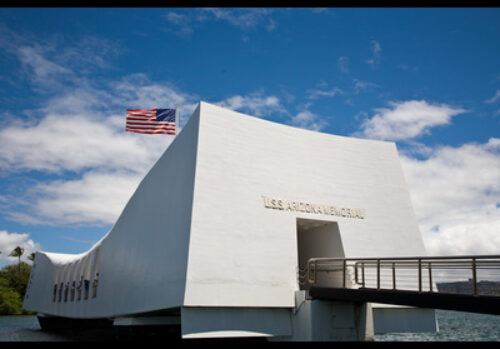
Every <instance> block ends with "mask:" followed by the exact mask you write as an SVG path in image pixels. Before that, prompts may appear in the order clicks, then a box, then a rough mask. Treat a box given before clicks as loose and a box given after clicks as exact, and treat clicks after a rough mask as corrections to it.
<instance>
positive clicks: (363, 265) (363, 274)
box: [361, 263, 365, 288]
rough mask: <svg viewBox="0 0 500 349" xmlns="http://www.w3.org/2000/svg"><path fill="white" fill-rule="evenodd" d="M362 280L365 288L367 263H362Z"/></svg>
mask: <svg viewBox="0 0 500 349" xmlns="http://www.w3.org/2000/svg"><path fill="white" fill-rule="evenodd" d="M361 279H362V280H363V288H365V263H361Z"/></svg>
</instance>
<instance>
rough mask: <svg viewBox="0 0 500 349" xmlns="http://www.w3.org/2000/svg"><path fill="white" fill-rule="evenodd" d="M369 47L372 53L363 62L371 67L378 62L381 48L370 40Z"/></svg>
mask: <svg viewBox="0 0 500 349" xmlns="http://www.w3.org/2000/svg"><path fill="white" fill-rule="evenodd" d="M370 46H371V51H372V57H371V58H369V59H367V60H365V63H367V64H369V65H371V66H372V67H373V66H375V65H376V64H378V63H379V62H380V55H381V53H382V46H381V45H380V43H379V42H378V41H376V40H371V41H370Z"/></svg>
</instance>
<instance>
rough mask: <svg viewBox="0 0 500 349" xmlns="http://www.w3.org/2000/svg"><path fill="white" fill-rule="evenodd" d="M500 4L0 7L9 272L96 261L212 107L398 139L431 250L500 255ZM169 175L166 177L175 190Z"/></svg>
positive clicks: (0, 173) (3, 224)
mask: <svg viewBox="0 0 500 349" xmlns="http://www.w3.org/2000/svg"><path fill="white" fill-rule="evenodd" d="M498 33H500V9H498V8H464V9H461V8H291V9H289V8H36V9H35V8H1V9H0V98H1V105H2V109H1V110H0V251H1V252H2V253H1V254H0V266H4V265H8V264H10V263H14V262H16V260H17V259H16V258H13V257H9V256H8V254H9V253H10V252H11V251H12V250H13V249H14V248H15V247H16V246H21V247H23V248H24V249H25V255H24V256H23V259H24V258H25V256H27V255H28V254H29V253H31V252H34V251H37V250H42V251H47V252H59V253H70V254H72V253H83V252H85V251H87V250H89V249H90V248H91V247H92V246H93V244H95V243H96V242H97V241H99V240H100V239H101V238H102V237H103V236H104V235H105V234H106V233H107V232H108V231H109V230H110V229H111V227H112V226H113V224H114V222H115V221H116V219H117V218H118V216H119V215H120V213H121V211H122V209H123V207H124V206H125V204H126V203H127V201H128V199H129V198H130V196H131V195H132V194H133V192H134V190H135V188H136V187H137V185H138V184H139V182H140V181H141V179H142V178H143V177H144V176H145V174H146V173H147V172H148V171H149V169H150V168H151V167H152V165H153V164H154V163H155V162H156V160H157V159H158V158H159V157H160V155H161V154H162V153H163V152H164V151H165V149H166V148H167V147H168V145H169V144H170V143H171V141H172V139H173V136H168V135H142V134H135V133H130V132H125V127H124V126H125V117H126V109H127V108H170V107H174V106H175V105H176V104H177V105H178V108H179V113H180V124H179V127H180V128H181V129H182V127H183V126H184V125H185V124H186V122H187V120H188V119H189V117H190V116H191V114H192V112H193V111H194V109H195V108H196V106H197V104H198V103H199V101H201V100H202V101H206V102H209V103H213V104H216V105H220V106H222V107H225V108H229V109H232V110H235V111H238V112H241V113H245V114H248V115H252V116H256V117H259V118H262V119H266V120H270V121H273V122H277V123H280V124H284V125H289V126H293V127H300V128H304V129H309V130H314V131H318V132H323V133H328V134H334V135H341V136H348V137H357V138H364V139H377V140H385V141H391V142H395V143H396V146H397V149H398V153H399V157H400V161H401V166H402V169H403V173H404V176H405V180H406V183H407V186H408V191H409V194H410V197H411V200H412V203H413V207H414V210H415V214H416V217H417V223H418V226H419V229H420V232H421V234H422V237H423V239H424V243H425V246H426V250H427V253H428V254H429V255H467V254H499V253H500V39H499V36H498ZM167 180H168V179H167Z"/></svg>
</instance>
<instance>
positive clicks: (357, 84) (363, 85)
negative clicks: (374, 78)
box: [352, 79, 378, 94]
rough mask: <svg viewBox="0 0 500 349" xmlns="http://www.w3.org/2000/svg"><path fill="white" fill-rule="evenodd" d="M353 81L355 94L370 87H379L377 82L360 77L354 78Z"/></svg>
mask: <svg viewBox="0 0 500 349" xmlns="http://www.w3.org/2000/svg"><path fill="white" fill-rule="evenodd" d="M352 81H353V83H354V93H355V94H359V93H360V92H361V91H364V90H366V89H368V88H372V87H378V85H377V84H375V83H373V82H369V81H361V80H359V79H353V80H352Z"/></svg>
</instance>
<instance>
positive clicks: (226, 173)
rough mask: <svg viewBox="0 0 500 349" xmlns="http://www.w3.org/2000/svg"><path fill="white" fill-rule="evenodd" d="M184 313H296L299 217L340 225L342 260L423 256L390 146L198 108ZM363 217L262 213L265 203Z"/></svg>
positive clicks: (208, 106) (266, 210)
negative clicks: (358, 212) (218, 309)
mask: <svg viewBox="0 0 500 349" xmlns="http://www.w3.org/2000/svg"><path fill="white" fill-rule="evenodd" d="M200 111H201V120H200V134H199V149H198V159H197V169H196V186H195V192H194V203H193V220H192V227H191V238H190V250H189V263H188V270H187V271H188V273H187V285H186V295H185V301H184V305H185V306H243V307H292V306H293V303H294V298H293V293H294V291H295V290H297V289H298V285H297V280H296V267H297V240H296V219H297V218H308V219H321V220H327V221H336V222H338V226H339V230H340V235H341V240H342V242H343V250H344V253H345V256H346V257H370V256H379V257H384V256H408V255H425V254H426V252H425V249H424V245H423V241H422V237H421V235H420V233H419V231H418V227H417V223H416V219H415V215H414V213H413V209H412V205H411V202H410V197H409V193H408V191H407V189H406V185H405V181H404V178H403V173H402V169H401V166H400V164H399V158H398V154H397V150H396V147H395V144H394V143H391V142H381V141H372V140H362V139H356V138H348V137H341V136H334V135H329V134H322V133H318V132H313V131H309V130H303V129H299V128H294V127H289V126H285V125H280V124H277V123H272V122H269V121H266V120H262V119H258V118H254V117H249V116H247V115H244V114H240V113H237V112H234V111H230V110H227V109H223V108H220V107H217V106H214V105H211V104H208V103H203V102H202V103H201V105H200ZM263 195H264V196H267V197H273V198H281V199H288V200H297V201H304V202H310V203H316V204H325V205H334V206H339V207H350V208H361V209H364V210H365V213H366V214H365V218H364V219H357V218H347V217H338V216H330V215H324V214H317V213H306V212H295V211H285V210H277V209H274V210H273V209H269V208H265V207H264V204H263V200H262V196H263Z"/></svg>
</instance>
